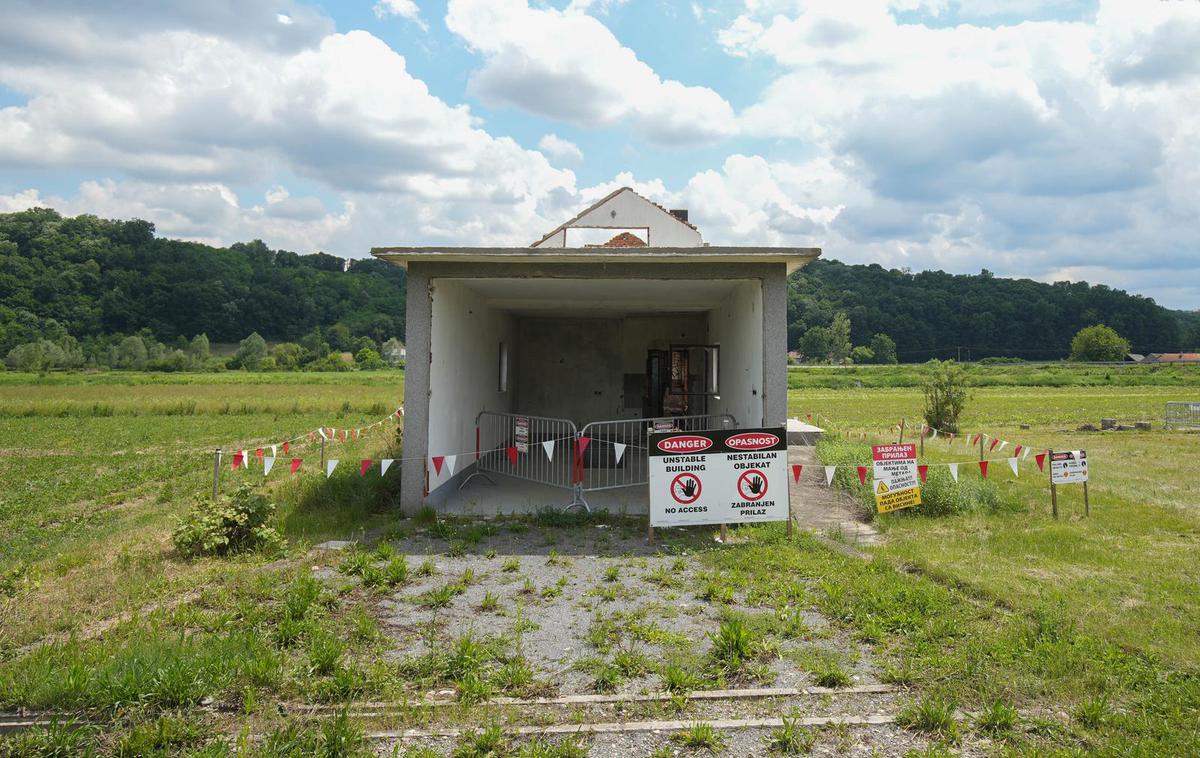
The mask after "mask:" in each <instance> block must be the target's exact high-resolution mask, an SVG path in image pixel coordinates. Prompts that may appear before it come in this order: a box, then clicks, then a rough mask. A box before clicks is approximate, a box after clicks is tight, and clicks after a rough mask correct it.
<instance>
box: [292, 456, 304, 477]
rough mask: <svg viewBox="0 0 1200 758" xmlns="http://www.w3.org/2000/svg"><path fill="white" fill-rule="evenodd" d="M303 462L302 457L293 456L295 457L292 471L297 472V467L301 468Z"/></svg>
mask: <svg viewBox="0 0 1200 758" xmlns="http://www.w3.org/2000/svg"><path fill="white" fill-rule="evenodd" d="M301 462H302V461H301V459H300V458H293V459H292V473H293V474H294V473H296V469H298V468H300V463H301Z"/></svg>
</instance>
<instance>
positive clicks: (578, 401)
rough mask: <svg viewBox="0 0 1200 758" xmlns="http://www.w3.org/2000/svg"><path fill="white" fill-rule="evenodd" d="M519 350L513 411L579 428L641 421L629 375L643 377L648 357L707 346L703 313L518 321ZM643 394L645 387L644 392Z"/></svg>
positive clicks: (639, 401)
mask: <svg viewBox="0 0 1200 758" xmlns="http://www.w3.org/2000/svg"><path fill="white" fill-rule="evenodd" d="M516 331H517V342H518V343H519V344H520V348H521V349H520V350H519V351H518V353H519V354H518V358H517V363H516V366H517V370H516V397H515V403H516V404H515V405H514V407H515V408H517V409H518V410H520V412H522V413H528V414H530V415H534V416H550V417H555V418H569V419H571V420H573V421H575V422H576V423H577V424H582V423H587V422H588V421H598V420H605V419H619V418H639V417H640V416H641V415H642V413H641V408H642V394H641V391H637V394H636V396H632V395H631V396H629V397H626V392H627V391H630V392H633V391H634V390H635V388H634V387H633V386H629V385H627V383H626V375H637V376H639V377H643V379H644V377H645V373H646V353H647V351H648V350H651V349H662V350H665V349H667V348H668V347H669V346H670V345H671V344H672V343H676V344H679V343H684V344H704V343H705V342H706V339H707V324H706V317H705V315H704V314H659V315H646V316H627V317H623V318H570V317H562V316H551V317H534V316H527V317H521V318H518V319H517V329H516ZM642 388H643V389H644V383H643V385H642Z"/></svg>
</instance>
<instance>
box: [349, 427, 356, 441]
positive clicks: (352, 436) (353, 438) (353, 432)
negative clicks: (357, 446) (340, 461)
mask: <svg viewBox="0 0 1200 758" xmlns="http://www.w3.org/2000/svg"><path fill="white" fill-rule="evenodd" d="M350 439H352V440H356V439H358V430H357V429H351V430H350Z"/></svg>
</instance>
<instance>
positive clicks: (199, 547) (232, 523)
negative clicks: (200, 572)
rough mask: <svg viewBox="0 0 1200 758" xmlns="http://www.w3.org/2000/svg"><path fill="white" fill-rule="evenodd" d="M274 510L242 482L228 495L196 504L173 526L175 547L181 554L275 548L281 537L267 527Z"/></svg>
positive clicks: (211, 553)
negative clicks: (213, 500)
mask: <svg viewBox="0 0 1200 758" xmlns="http://www.w3.org/2000/svg"><path fill="white" fill-rule="evenodd" d="M275 510H276V508H275V504H274V503H272V502H271V501H269V500H267V499H266V498H265V497H263V496H262V495H260V494H259V493H257V492H255V491H254V490H253V489H251V487H250V486H249V485H242V486H241V487H239V488H238V489H237V491H236V492H234V494H233V496H232V497H224V498H221V499H219V500H218V501H217V502H215V503H214V502H211V501H208V500H204V501H201V502H200V503H197V505H196V506H195V507H193V508H192V510H191V512H190V513H188V515H187V516H186V517H184V519H183V520H182V521H181V522H180V523H179V525H178V526H177V527H176V528H175V532H174V535H173V538H174V541H175V548H176V549H177V550H178V551H179V552H180V553H183V554H184V555H229V554H232V553H240V552H244V551H247V550H264V551H275V550H279V549H280V548H282V547H283V544H284V541H283V538H282V537H281V536H280V535H279V532H277V531H275V529H274V527H271V526H268V523H269V522H270V521H271V519H272V518H274V516H275Z"/></svg>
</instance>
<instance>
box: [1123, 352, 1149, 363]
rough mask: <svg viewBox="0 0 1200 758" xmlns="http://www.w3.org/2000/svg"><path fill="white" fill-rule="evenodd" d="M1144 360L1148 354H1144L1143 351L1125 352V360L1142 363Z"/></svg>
mask: <svg viewBox="0 0 1200 758" xmlns="http://www.w3.org/2000/svg"><path fill="white" fill-rule="evenodd" d="M1144 360H1146V356H1144V355H1142V354H1141V353H1126V354H1125V362H1126V363H1141V362H1142V361H1144Z"/></svg>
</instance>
